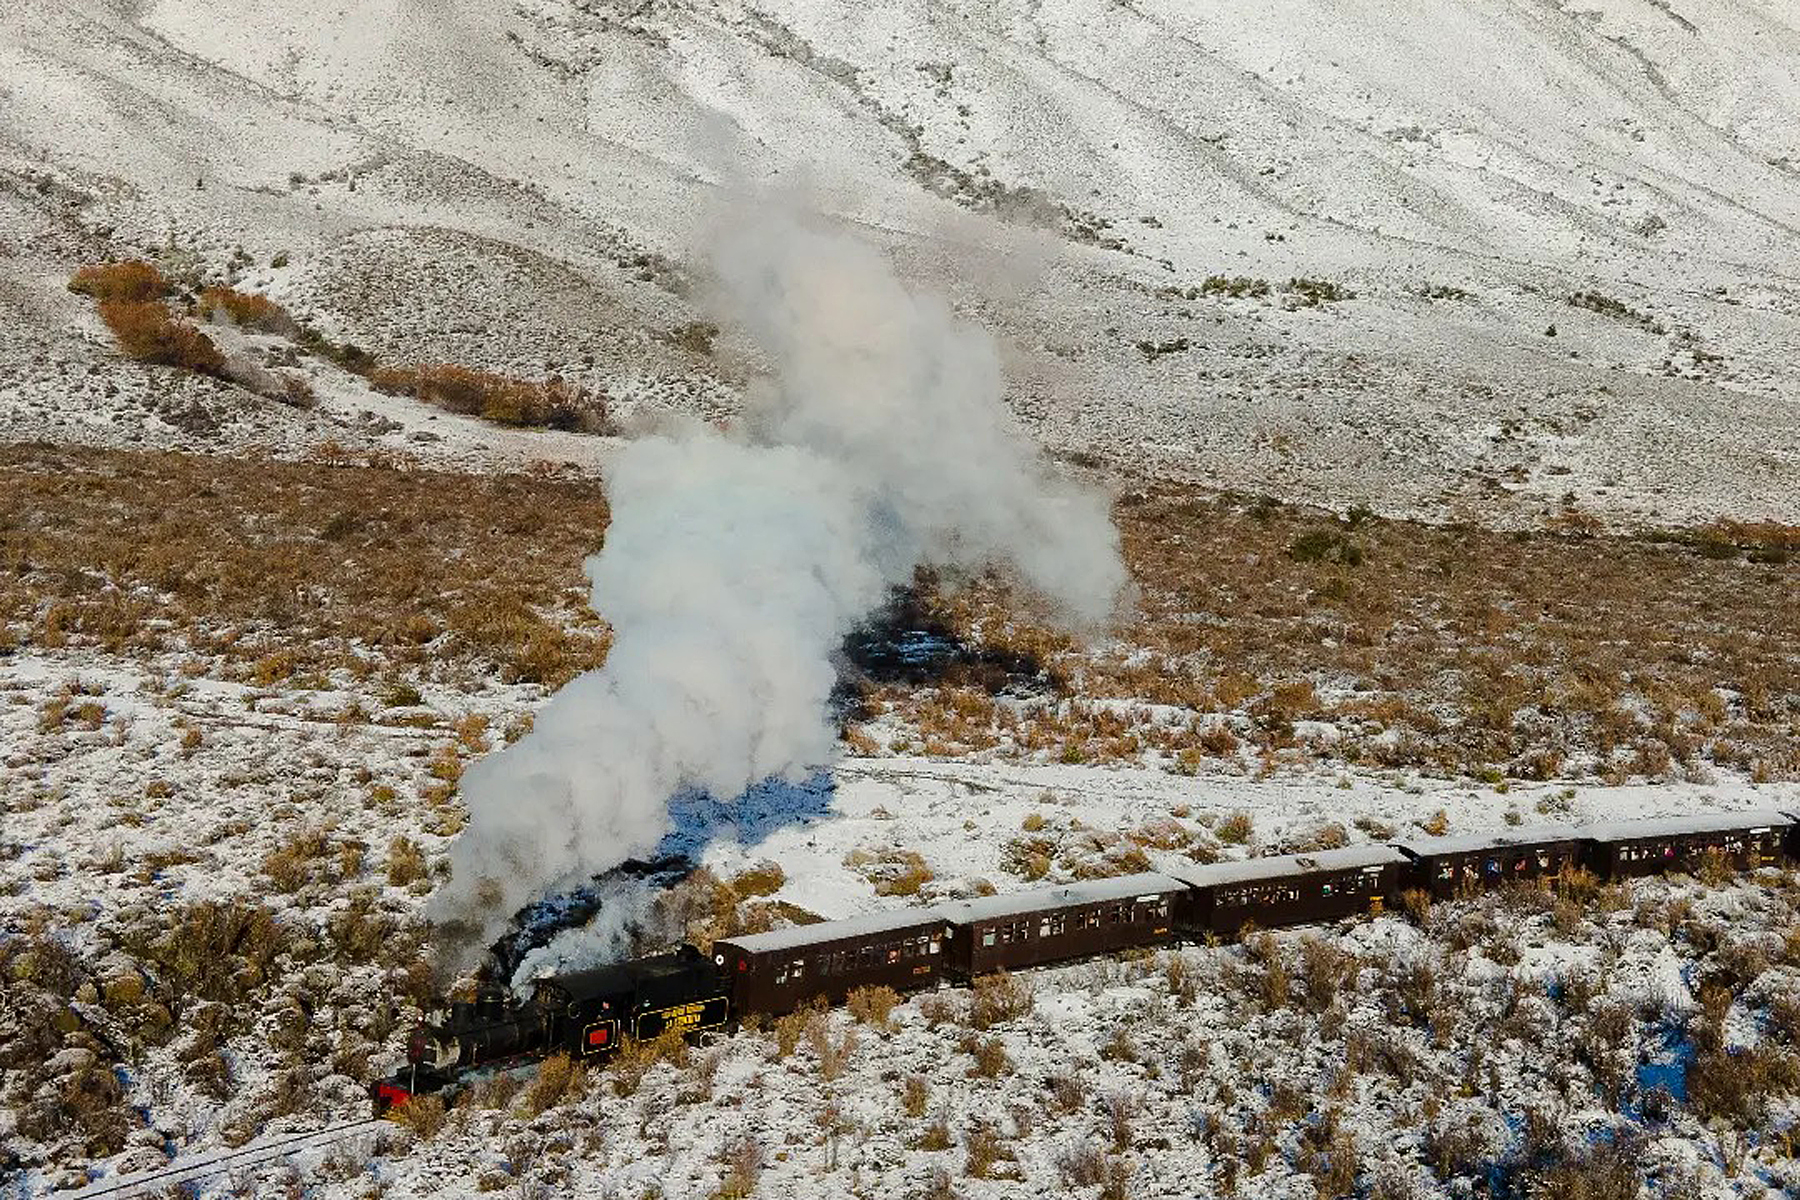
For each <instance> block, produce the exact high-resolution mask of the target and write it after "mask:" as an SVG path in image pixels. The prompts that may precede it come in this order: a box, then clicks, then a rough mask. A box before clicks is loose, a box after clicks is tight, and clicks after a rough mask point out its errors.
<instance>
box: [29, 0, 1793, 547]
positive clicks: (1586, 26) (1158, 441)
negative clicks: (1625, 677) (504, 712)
mask: <svg viewBox="0 0 1800 1200" xmlns="http://www.w3.org/2000/svg"><path fill="white" fill-rule="evenodd" d="M1797 51H1800V26H1797V24H1796V16H1795V12H1794V10H1793V8H1792V6H1791V5H1787V4H1784V3H1780V2H1778V0H1762V2H1760V3H1737V2H1728V0H1691V2H1689V3H1684V4H1681V5H1678V6H1670V5H1668V4H1662V3H1655V2H1652V0H1594V2H1589V3H1583V4H1580V5H1574V4H1541V5H1534V6H1529V7H1524V8H1521V7H1518V6H1516V5H1513V4H1510V3H1506V2H1505V0H1476V2H1468V0H1456V2H1451V0H1434V2H1433V3H1428V4H1423V5H1415V6H1413V7H1412V8H1409V9H1408V10H1407V12H1406V15H1405V17H1404V19H1401V18H1399V17H1398V16H1397V15H1396V14H1395V13H1394V12H1393V11H1392V10H1391V8H1390V7H1389V6H1386V5H1382V4H1371V3H1358V4H1344V3H1329V4H1328V3H1324V2H1323V0H1284V2H1283V3H1281V4H1279V5H1275V6H1269V5H1261V6H1250V7H1245V6H1232V5H1224V6H1219V5H1209V6H1193V5H1181V4H1166V3H1128V4H1113V3H1105V2H1103V0H1055V2H1053V3H1031V4H1010V3H1009V4H1002V5H998V6H996V5H992V4H986V3H984V4H979V5H950V6H945V5H930V6H918V5H902V6H885V7H882V8H880V9H879V10H869V9H867V8H866V6H856V5H845V4H839V3H814V2H811V0H808V2H806V3H799V2H792V3H788V2H781V3H770V4H761V5H749V4H744V3H741V2H739V0H699V2H698V3H692V4H680V5H661V4H653V5H644V4H638V3H636V2H635V0H620V2H618V3H614V2H613V0H599V2H595V0H584V2H582V3H570V2H568V0H530V2H528V3H519V4H512V5H492V4H487V3H483V2H479V0H448V2H445V3H435V4H430V5H421V4H418V3H415V2H413V0H381V2H379V3H370V4H361V5H356V6H352V7H350V8H346V9H343V10H342V11H335V10H334V11H332V12H330V13H322V12H314V11H312V10H298V9H295V8H294V7H293V6H291V5H283V4H276V3H271V2H267V0H249V2H247V3H246V2H237V3H231V4H223V3H220V2H219V0H159V2H156V3H130V4H128V3H124V2H122V0H56V2H54V3H51V2H49V0H24V2H22V3H17V4H13V5H9V6H8V7H7V10H6V12H5V13H4V14H0V68H3V69H0V75H3V76H4V78H5V80H6V83H5V85H4V86H5V88H6V92H5V103H4V104H0V244H4V245H5V246H6V248H7V249H9V250H10V251H12V252H13V253H12V254H9V255H3V256H0V315H3V316H4V319H5V321H6V326H7V329H8V332H9V337H8V338H7V339H6V342H5V345H4V347H3V348H0V413H4V414H5V420H6V425H7V430H8V436H12V437H32V436H51V437H56V438H79V439H102V440H107V441H113V442H147V443H150V444H193V441H194V439H193V435H192V434H191V432H188V431H184V430H183V429H181V428H180V427H178V426H172V425H170V424H168V423H166V422H164V421H162V420H159V419H158V418H157V416H156V413H157V412H158V410H159V403H158V401H159V400H163V399H167V397H164V396H162V395H161V393H164V392H168V391H178V392H184V393H186V392H196V390H197V391H198V396H199V400H200V401H201V402H202V403H203V404H204V405H206V406H207V407H212V408H222V409H227V410H229V409H232V408H233V407H239V408H241V407H242V406H241V405H240V406H234V405H232V404H231V403H230V402H229V401H228V400H227V399H226V398H225V397H223V396H219V395H214V394H213V392H215V391H216V390H217V389H214V388H212V387H211V385H203V384H197V383H194V382H192V381H173V380H170V379H169V378H167V372H164V371H160V370H145V369H140V368H122V367H121V366H120V365H119V364H118V362H117V360H116V359H115V358H114V356H113V354H112V352H111V351H110V349H108V348H107V346H106V344H105V339H104V337H103V336H102V332H101V331H100V329H99V328H98V326H97V325H96V324H95V322H94V321H93V320H92V318H91V315H89V314H87V312H86V309H85V307H84V305H82V304H80V303H77V302H75V300H74V298H72V297H69V296H67V295H65V294H62V293H61V290H60V289H61V285H62V284H63V282H64V281H65V280H66V279H67V277H68V274H69V272H70V271H71V270H72V268H73V266H74V265H75V264H77V263H79V262H82V261H88V260H93V259H98V258H104V257H109V256H115V255H124V254H128V253H147V254H152V255H154V256H157V257H159V258H161V259H162V260H163V261H164V262H165V263H166V264H167V265H168V266H169V267H170V268H171V269H172V270H175V271H177V272H178V273H179V272H180V271H183V270H186V271H192V272H197V273H199V274H201V275H204V276H207V277H211V278H231V279H233V280H235V281H237V283H238V284H239V285H240V286H243V287H247V288H250V289H253V290H261V291H267V292H268V293H270V294H271V295H273V296H274V297H276V298H277V299H279V300H281V301H282V302H284V303H286V304H288V305H289V306H290V307H292V308H294V309H295V310H296V311H297V312H298V313H300V314H302V315H303V316H305V317H307V318H308V319H310V320H312V321H313V322H315V323H316V324H317V325H319V326H320V327H322V328H324V329H325V330H327V331H329V332H331V333H333V334H335V335H337V336H341V337H347V338H349V339H351V340H353V341H355V342H357V343H359V344H362V345H366V346H368V347H371V348H373V349H375V350H376V351H377V352H379V353H380V354H381V355H382V356H383V357H384V358H386V359H389V360H391V361H419V360H424V361H433V360H448V361H456V362H464V363H466V364H468V365H472V366H479V365H486V366H492V367H496V368H501V369H505V370H507V371H509V372H512V373H516V374H520V375H525V376H529V377H533V378H536V377H542V376H543V375H544V374H546V373H547V372H548V371H551V370H554V371H558V372H560V373H562V374H564V375H565V376H566V377H569V378H571V379H575V380H578V381H580V382H583V383H586V384H590V385H593V386H598V387H604V388H605V389H606V390H607V391H608V392H609V393H610V394H612V395H613V396H614V397H615V398H617V399H618V400H619V402H620V407H621V409H622V410H624V411H628V412H629V411H637V410H640V409H641V410H644V411H648V412H657V411H677V412H685V413H697V414H700V415H705V416H713V415H717V414H718V413H721V412H724V411H728V410H729V409H730V408H731V407H733V406H734V404H735V396H736V395H737V394H738V389H739V388H740V386H741V383H742V380H743V378H744V375H745V372H746V370H747V369H748V368H749V367H750V366H753V365H754V364H753V362H752V361H751V358H750V351H749V349H748V348H747V346H746V345H745V344H744V342H743V341H742V339H741V338H739V337H738V336H737V335H736V334H735V333H734V332H733V331H731V330H726V331H724V333H723V335H722V336H721V337H720V338H719V340H718V342H717V345H716V349H715V350H713V351H712V352H711V353H707V352H703V351H702V350H699V349H696V348H694V347H692V346H684V345H683V344H681V343H680V342H679V340H677V339H672V338H670V337H669V336H668V335H669V334H670V332H671V331H672V330H675V329H676V328H678V327H680V326H682V325H683V324H685V323H687V322H690V321H694V320H697V319H702V318H704V316H705V315H706V313H707V305H706V302H705V296H706V286H705V274H706V271H705V265H704V264H705V260H706V256H705V253H704V247H705V246H706V245H707V244H708V241H709V239H711V238H713V237H715V236H719V231H720V229H721V228H724V229H725V230H727V231H729V229H730V227H731V214H732V213H733V212H734V211H736V210H739V209H741V207H742V206H743V205H744V204H745V203H748V202H749V201H747V200H746V199H745V196H746V193H747V191H751V190H754V191H758V192H766V190H767V189H770V188H774V189H789V190H790V191H791V192H792V193H795V194H798V195H800V196H802V197H803V202H804V203H806V204H807V205H809V206H811V207H815V208H818V209H820V210H822V211H823V212H824V213H825V214H826V215H827V217H828V219H832V220H835V221H838V222H840V223H842V224H844V225H846V226H849V227H853V228H855V229H856V230H858V231H859V232H860V233H861V234H862V235H863V236H866V237H868V238H870V239H873V240H875V241H877V242H879V243H881V244H883V245H884V246H886V247H887V248H889V249H890V250H891V251H892V252H893V253H894V254H895V256H896V257H897V258H898V259H899V261H900V262H901V263H902V264H903V265H904V267H905V269H906V271H907V272H908V274H910V275H911V276H913V277H914V278H916V279H918V280H921V281H922V282H924V283H926V284H927V285H928V286H930V287H932V288H935V289H938V290H943V291H947V292H949V293H950V294H952V295H953V296H955V297H956V299H957V302H958V304H959V305H960V306H961V307H962V308H963V309H964V310H965V311H966V312H968V313H969V314H970V315H971V316H973V317H974V318H976V319H977V320H979V321H980V322H981V323H982V324H984V325H986V326H988V327H990V328H992V329H994V330H995V331H996V333H997V334H998V335H999V336H1000V337H1001V338H1002V339H1003V340H1004V341H1005V343H1006V346H1007V350H1008V354H1009V356H1010V358H1011V359H1012V363H1011V366H1012V374H1013V377H1014V379H1015V381H1016V382H1015V385H1014V387H1013V391H1012V395H1011V397H1010V399H1011V401H1012V403H1013V406H1014V408H1015V410H1016V411H1017V413H1018V414H1019V416H1020V417H1021V418H1022V419H1023V420H1024V421H1025V422H1027V423H1028V424H1029V425H1030V426H1031V427H1032V428H1033V430H1034V432H1035V433H1036V434H1037V435H1038V436H1039V437H1040V438H1041V439H1042V440H1043V441H1044V442H1045V443H1047V444H1048V445H1050V446H1052V447H1054V448H1058V449H1062V450H1066V451H1070V452H1081V453H1094V454H1099V455H1101V456H1102V457H1103V458H1105V459H1107V460H1109V461H1111V462H1112V463H1113V464H1114V465H1115V466H1119V467H1123V468H1127V469H1130V470H1134V471H1141V472H1145V473H1150V474H1156V475H1163V476H1169V475H1179V476H1185V477H1188V478H1191V479H1194V480H1197V481H1201V482H1204V483H1209V484H1213V485H1218V486H1223V487H1230V488H1236V489H1241V490H1245V491H1250V492H1258V493H1267V494H1273V495H1277V496H1280V497H1282V498H1286V499H1306V500H1313V501H1319V502H1323V503H1327V504H1332V505H1336V506H1340V507H1342V506H1345V505H1348V504H1350V503H1353V502H1356V501H1365V502H1368V503H1371V504H1373V505H1375V506H1376V507H1377V508H1379V509H1383V510H1389V511H1396V512H1422V513H1426V514H1430V515H1433V516H1438V517H1444V516H1450V517H1455V518H1458V519H1476V520H1481V521H1484V522H1494V523H1500V524H1529V523H1535V522H1537V521H1539V520H1541V519H1542V517H1543V516H1544V514H1545V513H1546V512H1554V511H1557V510H1558V507H1559V505H1560V503H1561V501H1562V499H1563V498H1564V497H1565V496H1567V495H1570V494H1573V496H1574V497H1575V499H1576V500H1577V501H1578V502H1579V503H1580V504H1581V505H1582V506H1583V507H1584V508H1588V509H1590V510H1593V511H1596V512H1600V513H1602V514H1606V515H1610V516H1613V517H1617V518H1619V519H1626V520H1634V521H1646V522H1652V523H1670V522H1677V521H1685V520H1691V519H1705V518H1709V517H1712V516H1714V515H1718V514H1737V515H1744V516H1754V517H1772V518H1780V519H1786V520H1794V519H1796V517H1797V516H1800V493H1797V492H1796V489H1794V488H1793V486H1792V478H1793V474H1794V471H1795V469H1796V465H1797V463H1796V459H1797V456H1800V417H1797V415H1796V409H1795V396H1796V393H1795V388H1794V382H1793V364H1794V362H1795V361H1796V359H1797V357H1800V353H1797V352H1800V277H1797V276H1796V274H1795V270H1794V263H1795V262H1797V261H1800V232H1797V231H1800V187H1796V180H1797V178H1800V176H1797V174H1796V172H1797V171H1800V167H1797V166H1796V161H1797V160H1800V144H1796V141H1795V138H1796V135H1795V133H1794V130H1795V129H1800V68H1796V67H1795V65H1794V64H1795V63H1796V62H1800V52H1797ZM725 236H729V233H728V232H727V233H726V235H725ZM277 263H279V264H280V265H279V266H277V265H275V264H277ZM1212 276H1219V277H1223V278H1231V277H1236V276H1244V277H1247V278H1249V279H1256V280H1263V281H1265V282H1266V283H1268V284H1269V285H1270V286H1271V288H1272V290H1271V291H1270V292H1269V294H1268V295H1266V296H1263V297H1260V298H1258V297H1253V296H1252V297H1240V298H1232V297H1230V296H1227V295H1220V294H1210V293H1207V292H1206V290H1205V286H1204V285H1205V281H1206V280H1207V279H1208V278H1209V277H1212ZM1296 277H1305V278H1310V279H1315V280H1322V281H1325V282H1327V283H1329V284H1332V285H1335V286H1336V287H1337V288H1340V289H1342V290H1343V291H1344V292H1346V293H1354V298H1353V299H1351V298H1344V299H1338V300H1326V301H1325V302H1323V303H1320V304H1317V305H1309V304H1305V303H1302V301H1304V300H1305V299H1306V297H1305V296H1304V295H1302V294H1300V293H1294V292H1288V291H1284V290H1283V288H1284V285H1285V284H1286V283H1287V281H1288V280H1290V279H1292V278H1296ZM1578 293H1592V294H1593V295H1595V296H1597V297H1600V298H1602V299H1603V300H1605V301H1608V302H1616V307H1615V306H1611V305H1607V304H1603V305H1600V306H1599V307H1578V306H1575V305H1572V304H1571V303H1570V298H1571V297H1572V296H1575V295H1576V294H1578ZM1552 329H1554V331H1555V335H1554V336H1548V333H1549V331H1550V330H1552ZM321 390H322V391H323V392H324V393H325V401H326V402H325V404H324V405H323V406H322V407H321V409H320V410H318V412H317V413H315V414H313V415H311V416H302V415H299V414H295V413H291V412H283V411H275V412H271V411H268V410H269V409H270V408H271V406H270V405H268V404H267V403H263V404H261V405H260V407H258V408H257V409H256V411H255V412H254V414H248V413H239V414H237V416H236V417H235V419H234V420H232V421H230V422H228V423H227V428H226V429H225V430H224V431H223V432H222V433H221V434H219V435H218V436H217V438H216V440H215V441H214V443H213V444H215V445H218V446H219V447H220V448H229V447H232V446H237V445H242V444H244V443H245V442H252V441H253V442H258V443H261V444H267V445H272V446H274V447H276V448H278V449H285V450H288V451H290V452H291V451H295V450H300V449H304V448H305V447H306V446H307V445H310V444H315V443H317V442H318V441H321V440H324V439H325V438H333V439H336V440H339V441H343V440H345V439H346V438H353V439H361V438H367V437H373V438H382V437H386V438H387V440H388V442H389V443H393V442H396V441H398V442H400V443H401V444H403V445H407V448H409V449H411V450H415V451H419V452H421V453H423V454H425V455H426V456H427V457H437V458H440V459H441V458H442V457H444V456H446V455H449V454H451V453H452V452H460V453H463V454H464V456H465V457H466V458H468V459H469V460H471V461H476V462H480V461H483V460H484V459H486V458H487V457H488V456H487V455H485V453H484V452H483V450H482V448H481V447H479V446H477V445H474V444H467V443H465V444H463V445H461V446H452V447H437V448H434V447H433V446H432V444H431V443H429V442H413V443H410V445H408V444H407V442H406V439H407V438H408V437H409V436H410V434H411V433H412V432H415V430H413V429H412V428H410V427H409V429H408V430H407V431H405V432H403V433H399V434H397V435H396V434H395V433H394V432H393V431H387V432H386V433H380V432H376V433H371V432H370V430H369V429H368V428H367V425H368V423H367V422H365V421H363V420H362V418H361V417H360V413H361V412H362V411H364V410H368V411H373V412H377V413H378V414H380V415H381V416H384V417H390V418H392V417H394V416H395V414H394V413H392V412H389V411H385V410H383V409H382V408H380V407H379V406H378V405H377V404H376V403H375V402H374V401H372V400H371V399H370V398H369V397H368V396H367V395H364V394H362V392H361V390H360V389H359V388H358V387H356V386H355V385H353V384H350V383H344V384H343V385H342V386H339V385H338V384H337V383H335V382H332V383H328V385H327V386H325V387H324V388H322V389H321ZM160 407H166V406H160ZM447 428H448V427H447V426H445V425H443V423H442V422H440V423H439V424H438V425H437V426H435V427H433V428H430V429H426V430H424V432H426V433H431V432H444V431H445V429H447ZM477 440H478V441H484V442H486V443H489V445H490V448H492V449H495V450H496V451H500V450H504V449H505V448H504V447H503V446H502V445H501V443H502V441H503V440H504V439H503V438H502V437H501V435H497V434H496V435H493V436H491V437H485V438H480V439H469V442H471V443H472V442H473V441H477ZM541 448H542V449H543V450H544V451H545V452H544V453H543V454H541V455H539V456H540V457H546V458H562V457H573V458H575V459H576V460H577V461H582V460H586V461H590V462H591V455H584V454H582V453H581V452H579V451H570V450H568V448H567V447H564V446H561V445H559V444H557V442H556V440H555V439H543V440H542V445H541Z"/></svg>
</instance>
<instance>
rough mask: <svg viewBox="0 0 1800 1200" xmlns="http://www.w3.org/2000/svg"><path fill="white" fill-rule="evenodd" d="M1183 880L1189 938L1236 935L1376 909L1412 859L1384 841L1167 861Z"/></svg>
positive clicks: (1404, 883)
mask: <svg viewBox="0 0 1800 1200" xmlns="http://www.w3.org/2000/svg"><path fill="white" fill-rule="evenodd" d="M1169 874H1170V875H1172V876H1174V877H1175V878H1176V879H1178V880H1180V881H1181V882H1182V883H1184V884H1186V885H1187V887H1188V891H1187V894H1186V896H1185V897H1184V898H1183V903H1182V906H1181V911H1180V913H1179V914H1178V915H1179V917H1180V927H1181V930H1182V932H1183V933H1185V934H1188V935H1189V936H1198V937H1205V936H1208V935H1210V936H1214V937H1221V938H1229V937H1236V936H1237V934H1238V931H1239V930H1241V929H1242V928H1243V927H1244V926H1245V925H1246V924H1255V925H1258V926H1265V927H1267V926H1282V925H1301V924H1308V923H1311V922H1314V921H1336V920H1340V919H1342V918H1344V917H1350V916H1355V915H1356V914H1358V913H1370V912H1373V913H1379V912H1381V911H1382V910H1383V909H1384V908H1385V907H1386V906H1388V905H1390V904H1392V903H1393V901H1394V900H1395V899H1396V898H1397V897H1398V896H1399V894H1400V893H1401V892H1402V891H1403V890H1405V889H1406V888H1407V887H1408V886H1410V883H1411V878H1412V872H1411V860H1410V859H1408V858H1407V857H1406V856H1405V855H1404V854H1401V853H1400V852H1399V851H1398V850H1395V849H1394V848H1393V847H1391V846H1353V847H1349V848H1347V849H1343V850H1320V851H1316V852H1314V853H1312V854H1283V855H1277V856H1272V857H1268V858H1247V859H1242V860H1240V861H1237V862H1218V863H1209V864H1206V865H1204V866H1201V865H1195V866H1182V867H1172V868H1170V870H1169Z"/></svg>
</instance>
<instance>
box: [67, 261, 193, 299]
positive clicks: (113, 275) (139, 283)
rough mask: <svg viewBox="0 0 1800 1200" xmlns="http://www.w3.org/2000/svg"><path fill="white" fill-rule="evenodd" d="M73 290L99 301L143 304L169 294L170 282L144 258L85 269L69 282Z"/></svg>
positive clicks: (102, 264) (70, 288) (76, 273)
mask: <svg viewBox="0 0 1800 1200" xmlns="http://www.w3.org/2000/svg"><path fill="white" fill-rule="evenodd" d="M69 290H70V291H71V292H78V293H80V294H81V295H84V296H91V297H93V298H94V299H95V300H97V301H101V300H123V301H126V302H129V303H133V304H142V303H145V302H147V301H150V300H156V299H159V298H161V297H163V296H166V295H168V294H169V281H168V280H166V279H164V278H163V274H162V272H161V271H159V270H157V269H156V268H155V267H154V266H152V265H151V264H149V263H147V262H144V261H142V260H140V259H130V260H127V261H125V262H115V263H101V264H98V265H95V266H88V267H82V268H81V269H80V270H79V271H77V272H75V277H74V278H73V279H71V280H69Z"/></svg>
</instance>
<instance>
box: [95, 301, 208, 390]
mask: <svg viewBox="0 0 1800 1200" xmlns="http://www.w3.org/2000/svg"><path fill="white" fill-rule="evenodd" d="M100 319H101V320H103V321H105V322H106V325H107V328H109V329H111V330H112V333H113V337H114V338H115V339H116V340H117V341H118V343H119V349H121V350H123V351H124V352H125V353H126V355H127V356H129V357H131V358H135V359H137V360H138V361H139V362H148V363H158V364H161V365H162V366H167V367H182V368H184V369H186V370H189V371H195V372H198V373H199V374H201V375H220V376H222V375H224V374H225V356H224V355H223V354H221V353H219V348H218V347H217V346H215V345H213V342H212V339H211V338H209V337H207V336H206V335H205V334H204V333H201V332H200V331H199V330H198V329H196V328H194V327H193V326H192V325H190V324H188V323H187V322H186V321H183V320H181V319H180V318H179V317H177V316H175V314H173V313H171V312H170V311H169V309H168V306H167V305H165V304H164V303H163V302H162V301H160V300H102V301H101V302H100Z"/></svg>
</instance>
